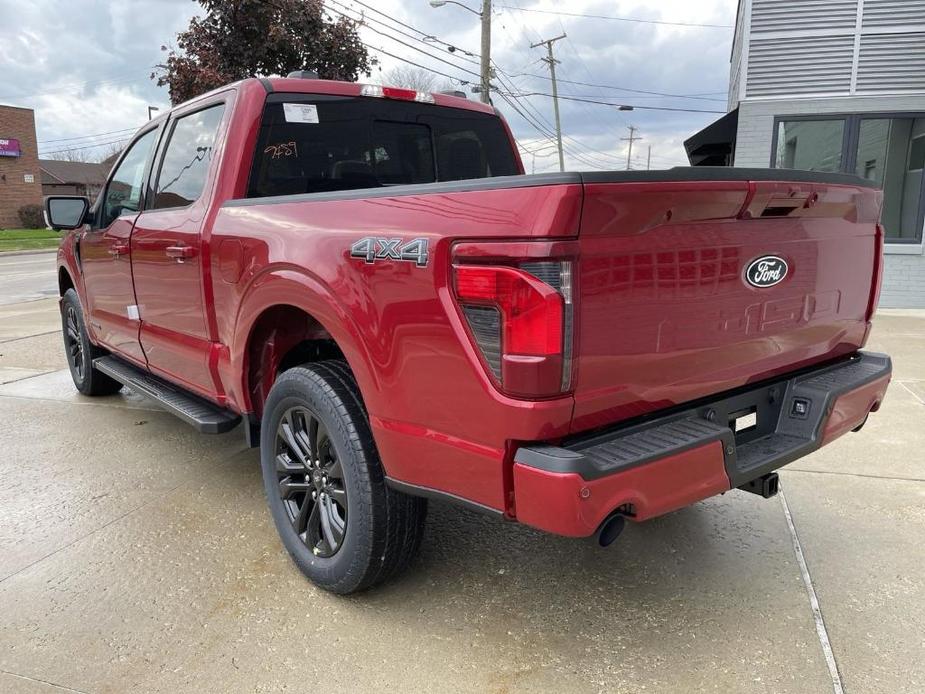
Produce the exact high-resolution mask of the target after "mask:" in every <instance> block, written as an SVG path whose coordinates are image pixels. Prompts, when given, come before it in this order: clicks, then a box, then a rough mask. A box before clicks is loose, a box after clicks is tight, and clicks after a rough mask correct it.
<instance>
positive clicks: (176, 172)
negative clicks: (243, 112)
mask: <svg viewBox="0 0 925 694" xmlns="http://www.w3.org/2000/svg"><path fill="white" fill-rule="evenodd" d="M224 111H225V105H224V104H218V105H216V106H210V107H209V108H207V109H203V110H202V111H196V112H195V113H191V114H189V115H188V116H183V117H182V118H179V119H177V121H176V122H175V123H174V125H173V130H172V131H171V133H170V139H169V140H168V142H167V149H166V150H165V152H164V158H163V161H162V162H161V170H160V174H158V177H157V186H156V187H155V192H154V201H153V203H152V204H151V205H149V209H155V210H156V209H161V208H164V207H185V206H186V205H190V204H192V203H193V202H195V201H196V200H197V199H198V198H199V196H200V195H202V191H203V188H205V185H206V177H207V176H208V174H209V165H210V164H211V162H212V154H213V152H214V148H215V136H216V133H217V132H218V126H219V124H220V123H221V122H222V114H223V113H224Z"/></svg>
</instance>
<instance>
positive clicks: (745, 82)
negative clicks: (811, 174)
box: [685, 0, 925, 308]
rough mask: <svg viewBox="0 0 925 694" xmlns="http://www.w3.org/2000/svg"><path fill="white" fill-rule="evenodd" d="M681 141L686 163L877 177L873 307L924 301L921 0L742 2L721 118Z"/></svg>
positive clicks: (924, 44)
mask: <svg viewBox="0 0 925 694" xmlns="http://www.w3.org/2000/svg"><path fill="white" fill-rule="evenodd" d="M685 144H686V146H687V149H688V155H689V157H690V159H691V163H692V164H694V165H698V164H712V165H717V164H720V165H723V164H725V165H733V166H746V167H751V166H757V167H767V166H771V167H779V168H796V169H807V170H813V171H840V172H845V173H853V174H857V175H858V176H863V177H865V178H869V179H871V180H875V181H877V182H878V183H880V184H881V185H882V186H883V189H884V209H883V223H884V228H885V229H886V256H885V272H884V279H883V294H882V298H881V302H880V305H881V306H883V307H894V308H895V307H911V308H925V254H923V239H922V231H923V226H925V194H923V191H925V178H923V175H922V172H923V168H925V0H739V9H738V17H737V20H736V29H735V38H734V41H733V51H732V59H731V70H730V81H729V114H728V115H727V116H725V117H723V118H722V119H720V120H719V121H717V122H716V123H714V124H713V125H711V126H709V127H708V128H706V129H704V130H703V131H701V132H700V133H697V134H696V135H695V136H693V137H692V138H691V139H690V140H688V141H687V143H685Z"/></svg>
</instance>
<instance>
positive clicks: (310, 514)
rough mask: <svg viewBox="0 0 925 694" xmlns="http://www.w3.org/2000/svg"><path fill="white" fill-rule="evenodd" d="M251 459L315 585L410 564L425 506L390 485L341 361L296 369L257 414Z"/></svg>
mask: <svg viewBox="0 0 925 694" xmlns="http://www.w3.org/2000/svg"><path fill="white" fill-rule="evenodd" d="M260 460H261V466H262V469H263V480H264V487H265V489H266V494H267V502H268V504H269V507H270V512H271V514H272V515H273V520H274V522H275V524H276V529H277V531H278V532H279V534H280V537H281V539H282V541H283V544H284V545H285V546H286V549H287V550H288V551H289V554H290V555H291V556H292V559H293V561H294V562H295V564H296V566H298V567H299V569H300V570H301V571H302V572H303V573H304V574H305V575H306V576H308V578H310V579H311V580H312V581H313V582H314V583H315V584H317V585H318V586H320V587H321V588H324V589H325V590H329V591H332V592H334V593H340V594H347V593H353V592H356V591H360V590H364V589H366V588H369V587H371V586H373V585H375V584H377V583H380V582H382V581H384V580H386V579H387V578H389V577H390V576H392V575H394V574H396V573H397V572H398V571H400V570H401V569H403V568H404V567H405V566H406V565H407V564H408V563H410V561H411V560H412V559H413V557H414V555H415V554H416V553H417V549H418V547H419V546H420V543H421V538H422V535H423V528H424V518H425V515H426V512H427V502H426V501H425V500H423V499H419V498H415V497H411V496H408V495H405V494H402V493H400V492H397V491H395V490H393V489H391V488H389V487H388V486H387V485H386V484H385V476H384V473H383V469H382V464H381V462H380V460H379V455H378V453H377V451H376V446H375V443H374V442H373V438H372V433H371V431H370V428H369V422H368V419H367V415H366V411H365V409H364V406H363V402H362V399H361V397H360V393H359V388H358V387H357V384H356V381H355V380H354V378H353V375H352V374H351V372H350V370H349V368H348V366H347V364H346V363H345V362H342V361H323V362H317V363H311V364H305V365H302V366H298V367H295V368H293V369H290V370H288V371H286V372H285V373H283V374H281V375H280V377H279V378H278V379H277V381H276V383H275V384H274V385H273V388H272V389H271V390H270V395H269V397H268V398H267V402H266V404H265V407H264V413H263V421H262V424H261V437H260Z"/></svg>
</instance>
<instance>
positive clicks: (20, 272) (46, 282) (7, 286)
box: [0, 252, 58, 340]
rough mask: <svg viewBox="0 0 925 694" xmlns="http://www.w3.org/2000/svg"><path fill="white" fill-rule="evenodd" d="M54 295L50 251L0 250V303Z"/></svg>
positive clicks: (55, 291) (0, 338) (53, 277)
mask: <svg viewBox="0 0 925 694" xmlns="http://www.w3.org/2000/svg"><path fill="white" fill-rule="evenodd" d="M57 295H58V285H57V282H56V281H55V254H54V253H48V252H45V253H18V252H17V253H15V254H12V253H0V306H2V305H5V304H17V303H21V302H23V301H32V300H34V299H42V298H46V297H55V296H57ZM2 339H3V337H2V336H0V340H2Z"/></svg>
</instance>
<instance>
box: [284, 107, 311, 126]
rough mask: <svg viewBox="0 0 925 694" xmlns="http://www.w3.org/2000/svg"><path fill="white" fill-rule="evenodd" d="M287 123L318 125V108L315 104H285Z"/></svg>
mask: <svg viewBox="0 0 925 694" xmlns="http://www.w3.org/2000/svg"><path fill="white" fill-rule="evenodd" d="M283 113H284V114H285V116H286V122H287V123H317V122H318V107H317V106H315V104H283Z"/></svg>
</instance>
